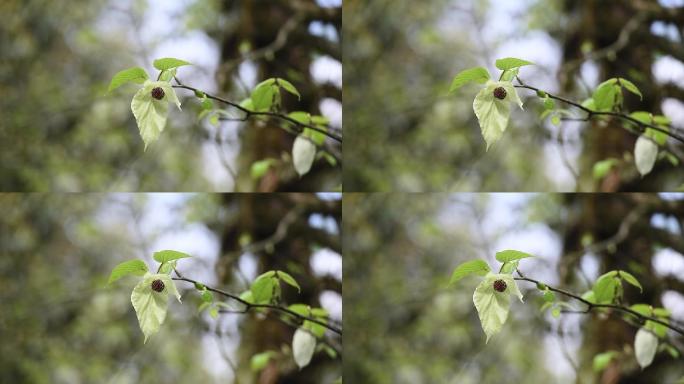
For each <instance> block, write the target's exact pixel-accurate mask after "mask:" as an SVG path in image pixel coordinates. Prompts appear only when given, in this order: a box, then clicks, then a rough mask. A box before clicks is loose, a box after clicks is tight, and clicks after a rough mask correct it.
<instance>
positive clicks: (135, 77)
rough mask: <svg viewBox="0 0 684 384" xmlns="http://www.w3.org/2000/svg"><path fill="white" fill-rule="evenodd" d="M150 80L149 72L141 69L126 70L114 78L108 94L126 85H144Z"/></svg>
mask: <svg viewBox="0 0 684 384" xmlns="http://www.w3.org/2000/svg"><path fill="white" fill-rule="evenodd" d="M148 78H149V77H148V76H147V72H145V70H144V69H142V68H140V67H133V68H128V69H124V70H123V71H120V72H117V73H116V74H115V75H114V77H112V81H111V82H110V83H109V87H108V88H107V92H111V91H113V90H115V89H117V88H119V87H120V86H122V85H124V84H126V83H137V84H142V83H144V82H145V80H147V79H148Z"/></svg>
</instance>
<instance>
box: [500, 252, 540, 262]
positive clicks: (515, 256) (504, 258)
mask: <svg viewBox="0 0 684 384" xmlns="http://www.w3.org/2000/svg"><path fill="white" fill-rule="evenodd" d="M527 257H534V256H532V255H530V254H529V253H525V252H520V251H516V250H513V249H507V250H505V251H499V252H497V253H496V260H498V261H500V262H502V263H507V262H511V261H515V260H520V259H524V258H527Z"/></svg>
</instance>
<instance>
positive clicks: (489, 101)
mask: <svg viewBox="0 0 684 384" xmlns="http://www.w3.org/2000/svg"><path fill="white" fill-rule="evenodd" d="M499 87H501V88H503V89H504V90H505V91H506V97H505V98H504V99H503V100H500V99H498V98H496V97H495V96H494V89H496V88H499ZM510 103H516V104H518V106H519V107H520V109H522V101H521V100H520V97H518V93H517V92H516V91H515V87H514V86H513V84H512V83H511V82H510V81H491V80H490V81H488V82H487V84H485V87H484V89H482V90H481V91H480V92H479V93H478V94H477V96H475V101H473V110H475V115H476V116H477V119H478V120H479V122H480V129H481V130H482V136H483V137H484V139H485V142H487V149H488V150H489V147H490V146H491V145H492V144H494V143H495V142H496V141H497V140H499V138H501V135H502V134H503V132H504V131H505V130H506V126H507V125H508V118H509V116H510V114H511V108H510Z"/></svg>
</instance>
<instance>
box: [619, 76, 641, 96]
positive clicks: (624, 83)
mask: <svg viewBox="0 0 684 384" xmlns="http://www.w3.org/2000/svg"><path fill="white" fill-rule="evenodd" d="M618 83H619V84H620V85H621V86H623V87H624V88H625V89H626V90H628V91H630V92H632V93H633V94H635V95H637V96H639V99H641V100H643V99H644V96H643V95H642V94H641V91H639V88H637V86H636V85H634V83H632V82H631V81H629V80H627V79H625V78H622V77H620V78H618Z"/></svg>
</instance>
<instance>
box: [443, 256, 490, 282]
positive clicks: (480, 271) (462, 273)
mask: <svg viewBox="0 0 684 384" xmlns="http://www.w3.org/2000/svg"><path fill="white" fill-rule="evenodd" d="M490 271H491V268H489V265H488V264H487V262H486V261H484V260H480V259H477V260H470V261H466V262H465V263H462V264H460V265H459V266H458V267H456V269H454V272H453V273H452V274H451V279H450V280H449V285H451V284H454V283H455V282H457V281H459V280H461V279H462V278H464V277H466V276H468V275H470V274H476V275H480V276H484V275H486V274H487V273H489V272H490Z"/></svg>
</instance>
